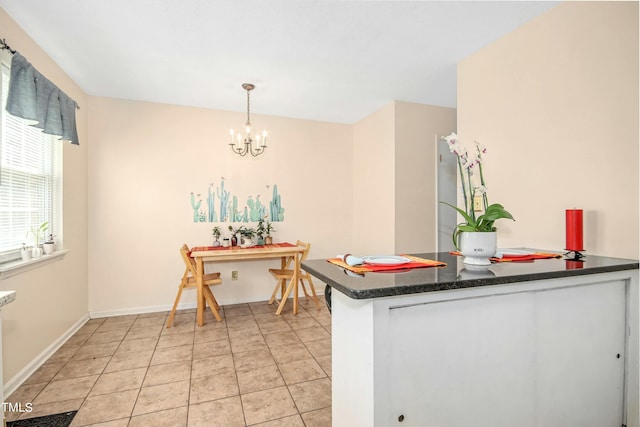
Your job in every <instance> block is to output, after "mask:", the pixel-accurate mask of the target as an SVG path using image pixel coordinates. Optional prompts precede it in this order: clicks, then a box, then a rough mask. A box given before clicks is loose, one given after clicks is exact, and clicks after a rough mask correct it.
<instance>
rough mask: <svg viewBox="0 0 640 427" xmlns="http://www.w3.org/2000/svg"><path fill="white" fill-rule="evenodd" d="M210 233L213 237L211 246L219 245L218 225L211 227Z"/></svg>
mask: <svg viewBox="0 0 640 427" xmlns="http://www.w3.org/2000/svg"><path fill="white" fill-rule="evenodd" d="M212 234H213V237H214V239H215V240H214V241H213V246H214V247H218V246H220V235H221V234H222V231H220V227H218V226H217V225H216V226H215V227H213V231H212Z"/></svg>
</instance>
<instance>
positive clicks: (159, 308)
mask: <svg viewBox="0 0 640 427" xmlns="http://www.w3.org/2000/svg"><path fill="white" fill-rule="evenodd" d="M322 295H324V293H322V292H318V296H322ZM302 298H304V296H303V297H302ZM267 299H268V298H267ZM289 299H293V296H289ZM260 301H266V300H265V298H257V299H251V300H250V301H247V300H246V299H237V300H236V299H230V300H229V299H227V300H225V301H224V302H223V301H220V305H222V306H225V305H234V304H247V303H253V302H260ZM172 308H173V304H166V305H150V306H145V307H131V308H119V309H116V310H101V311H92V312H90V313H89V317H90V318H91V319H98V318H102V317H113V316H126V315H128V314H144V313H160V312H163V311H165V312H169V311H171V309H172ZM191 308H196V303H195V301H192V302H187V303H180V304H178V310H188V309H191Z"/></svg>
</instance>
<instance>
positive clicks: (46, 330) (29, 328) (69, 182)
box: [0, 9, 90, 383]
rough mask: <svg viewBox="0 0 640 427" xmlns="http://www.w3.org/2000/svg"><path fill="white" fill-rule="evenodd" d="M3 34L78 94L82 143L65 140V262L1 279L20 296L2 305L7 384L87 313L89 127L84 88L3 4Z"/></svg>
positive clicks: (72, 93)
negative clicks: (42, 48) (69, 75)
mask: <svg viewBox="0 0 640 427" xmlns="http://www.w3.org/2000/svg"><path fill="white" fill-rule="evenodd" d="M0 28H1V29H2V33H1V34H0V36H2V37H3V38H5V39H6V41H7V43H8V44H9V45H10V46H11V47H12V48H14V49H17V50H18V51H19V52H20V53H21V54H22V55H23V56H25V57H26V58H27V59H28V60H29V61H30V62H31V63H32V64H33V65H34V66H35V67H36V68H37V69H38V70H39V71H40V72H42V73H43V74H44V75H45V76H47V78H49V79H50V80H51V81H53V82H54V83H55V84H57V85H58V86H59V87H60V88H61V89H62V90H63V91H65V92H66V93H67V94H68V95H69V96H71V97H72V98H73V99H75V100H76V101H77V102H78V104H79V105H80V107H81V109H80V110H79V111H78V112H77V114H76V118H77V122H78V133H79V137H80V146H79V147H77V146H72V145H70V144H67V143H64V144H63V157H64V162H63V163H64V165H63V174H64V175H63V182H64V184H63V185H64V186H63V196H64V201H63V205H64V206H63V209H64V219H63V229H64V242H62V241H61V239H60V236H58V245H59V246H64V248H65V249H68V250H69V253H68V254H67V255H66V256H65V257H64V259H63V260H62V261H60V262H54V263H51V264H47V265H44V266H42V267H40V268H37V269H35V270H31V271H27V272H25V273H22V274H19V275H17V276H13V277H9V278H7V279H4V280H0V289H1V290H15V291H17V293H16V300H15V302H13V303H11V304H9V305H8V306H6V307H4V308H3V309H2V340H3V345H2V356H3V364H4V365H3V373H4V381H5V383H7V382H10V381H11V380H12V379H13V378H14V377H16V375H17V374H18V373H19V372H20V371H21V370H22V369H24V368H25V366H26V365H27V364H28V363H29V362H31V361H32V360H33V359H34V358H36V357H37V356H38V355H39V354H40V353H41V352H42V351H44V350H45V349H46V348H47V347H48V346H50V345H51V344H52V343H53V342H54V341H55V340H57V339H58V338H60V337H61V336H62V335H63V334H64V333H65V332H66V331H67V330H69V328H71V327H72V326H73V325H74V324H76V323H77V322H78V321H79V320H81V319H82V318H83V317H85V316H86V315H87V148H88V146H89V145H90V143H89V138H88V132H87V113H88V107H89V105H88V101H87V97H86V95H85V94H84V92H83V91H82V90H81V89H80V88H79V87H78V86H77V85H76V84H75V83H74V82H73V81H72V80H71V79H70V78H69V77H68V76H67V75H66V74H65V73H64V72H63V71H62V70H61V69H60V68H59V67H58V66H57V65H56V64H55V63H54V62H53V61H52V60H51V58H49V57H48V56H47V55H46V54H45V53H44V52H43V51H42V50H41V49H40V48H39V47H38V46H37V45H36V44H35V43H34V42H33V41H32V40H31V39H30V38H29V36H27V35H26V34H25V33H24V32H23V31H22V29H21V28H19V27H18V26H17V25H16V23H15V22H14V21H13V20H12V19H11V18H10V17H9V16H8V15H7V14H6V13H5V12H4V10H2V9H0Z"/></svg>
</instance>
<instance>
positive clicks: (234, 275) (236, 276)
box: [231, 270, 238, 280]
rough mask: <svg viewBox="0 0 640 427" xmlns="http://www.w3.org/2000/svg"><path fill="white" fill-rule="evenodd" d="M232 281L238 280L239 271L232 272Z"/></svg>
mask: <svg viewBox="0 0 640 427" xmlns="http://www.w3.org/2000/svg"><path fill="white" fill-rule="evenodd" d="M231 280H238V272H237V271H235V270H234V271H232V272H231Z"/></svg>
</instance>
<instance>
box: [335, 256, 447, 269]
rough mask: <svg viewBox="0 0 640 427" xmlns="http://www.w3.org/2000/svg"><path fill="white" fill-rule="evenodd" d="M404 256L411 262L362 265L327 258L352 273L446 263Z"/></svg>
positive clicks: (423, 266) (434, 265)
mask: <svg viewBox="0 0 640 427" xmlns="http://www.w3.org/2000/svg"><path fill="white" fill-rule="evenodd" d="M401 256H403V257H405V258H409V259H410V260H411V262H408V263H406V264H401V265H370V264H362V265H355V266H352V265H349V264H347V263H346V262H344V261H343V260H342V259H340V258H329V259H327V261H329V262H330V263H332V264H335V265H337V266H338V267H342V268H344V269H346V270H349V271H352V272H354V273H371V272H376V271H399V270H411V269H414V268H425V267H442V266H445V265H447V263H445V262H441V261H434V260H432V259H425V258H419V257H416V256H412V255H401Z"/></svg>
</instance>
